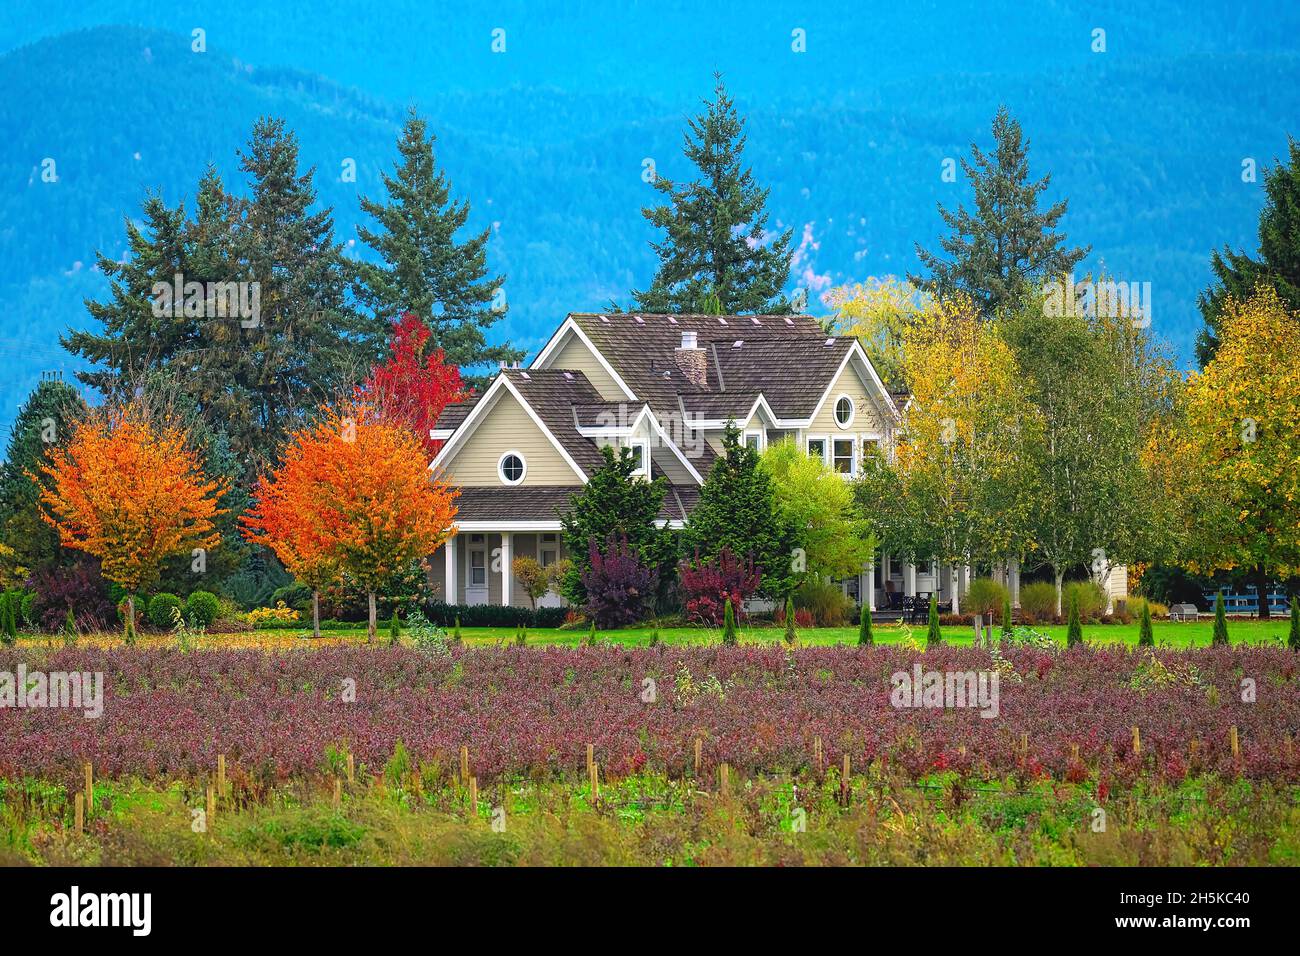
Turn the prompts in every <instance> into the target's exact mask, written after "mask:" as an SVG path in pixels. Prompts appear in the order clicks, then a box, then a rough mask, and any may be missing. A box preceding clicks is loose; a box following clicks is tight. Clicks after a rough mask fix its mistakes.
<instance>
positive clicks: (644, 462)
mask: <svg viewBox="0 0 1300 956" xmlns="http://www.w3.org/2000/svg"><path fill="white" fill-rule="evenodd" d="M627 447H628V448H639V449H641V467H640V468H638V469H637V470H636V471H634V472H632V474H633V475H639V476H640V477H642V478H647V479H648V478H649V477H650V473H651V468H652V464H651V461H650V440H649V439H648V438H637V439H636V440H635V441H630V442H628V443H627Z"/></svg>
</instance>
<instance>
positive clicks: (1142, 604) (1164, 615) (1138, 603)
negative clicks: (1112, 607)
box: [1128, 597, 1169, 621]
mask: <svg viewBox="0 0 1300 956" xmlns="http://www.w3.org/2000/svg"><path fill="white" fill-rule="evenodd" d="M1143 608H1146V609H1147V610H1148V611H1150V612H1151V617H1152V618H1153V619H1155V620H1157V621H1159V620H1165V619H1168V617H1169V608H1168V607H1167V606H1166V605H1164V604H1161V603H1160V602H1159V601H1152V600H1150V599H1149V598H1144V597H1131V598H1129V600H1128V609H1129V613H1130V614H1132V615H1133V616H1134V617H1137V618H1139V619H1140V618H1141V617H1142V609H1143Z"/></svg>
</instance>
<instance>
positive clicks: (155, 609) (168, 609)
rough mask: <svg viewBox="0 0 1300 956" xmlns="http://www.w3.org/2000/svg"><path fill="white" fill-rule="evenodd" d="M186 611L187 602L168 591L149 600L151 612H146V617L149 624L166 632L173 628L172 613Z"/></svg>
mask: <svg viewBox="0 0 1300 956" xmlns="http://www.w3.org/2000/svg"><path fill="white" fill-rule="evenodd" d="M173 610H180V611H181V612H182V613H183V612H184V610H185V602H184V601H182V600H181V599H180V598H178V597H177V596H176V595H175V594H168V593H167V592H166V591H163V592H161V593H160V594H155V595H154V596H153V597H152V598H150V599H149V610H148V611H147V612H145V617H147V618H148V619H149V623H150V624H152V625H153V626H154V627H156V628H158V629H159V630H166V629H168V628H170V627H171V626H172V611H173Z"/></svg>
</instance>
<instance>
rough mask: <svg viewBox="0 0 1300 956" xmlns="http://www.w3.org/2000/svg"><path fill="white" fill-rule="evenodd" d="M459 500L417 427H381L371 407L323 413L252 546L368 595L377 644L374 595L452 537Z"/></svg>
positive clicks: (252, 518)
mask: <svg viewBox="0 0 1300 956" xmlns="http://www.w3.org/2000/svg"><path fill="white" fill-rule="evenodd" d="M457 494H459V492H458V491H457V490H456V489H454V488H451V487H449V486H448V485H446V484H445V483H443V482H442V481H440V480H438V479H436V478H435V477H434V476H433V475H432V474H431V473H430V472H429V469H428V462H427V457H426V454H425V451H424V448H423V446H422V444H421V442H420V439H419V438H418V437H417V436H416V435H415V433H414V432H412V431H411V429H410V428H408V427H406V426H404V425H400V424H396V423H393V422H390V421H386V420H384V419H383V418H382V417H381V416H380V414H379V413H378V412H377V410H376V409H375V408H374V406H373V405H368V404H365V403H361V402H354V403H349V404H344V405H340V406H338V407H332V406H325V407H323V408H322V409H321V413H320V415H319V416H318V417H317V419H316V420H315V421H314V422H313V423H312V424H310V425H308V426H305V427H304V428H301V429H299V430H297V431H295V432H294V433H293V434H291V435H290V438H289V446H288V448H287V449H286V452H285V455H284V459H283V462H282V464H281V466H280V468H279V469H277V470H276V472H275V473H274V474H273V475H272V476H270V477H268V478H267V479H266V480H265V481H264V482H262V483H260V484H259V494H258V502H257V504H256V505H255V506H254V509H253V511H252V512H251V513H250V514H249V515H248V516H246V517H245V519H244V525H245V528H246V529H247V532H246V534H247V535H248V536H249V537H250V538H251V539H252V540H259V541H262V542H264V543H267V544H268V545H269V546H270V547H272V548H273V549H274V550H275V551H276V554H277V555H280V554H281V550H280V549H281V548H282V547H283V548H285V552H284V553H285V554H288V555H289V556H290V558H289V560H290V561H293V562H298V563H299V565H300V566H301V567H304V568H306V569H307V570H308V573H309V574H310V573H319V574H320V575H327V574H332V573H336V572H337V571H343V572H346V573H347V574H349V575H350V576H351V577H352V578H353V579H354V580H356V581H357V583H359V584H360V585H361V586H362V587H364V588H365V589H366V594H367V598H368V604H369V627H368V639H369V640H374V637H375V630H376V604H375V595H376V594H377V593H378V591H379V589H380V588H381V587H382V586H383V585H384V584H386V583H387V582H388V581H389V580H391V578H392V577H393V575H395V574H396V573H398V572H399V571H402V570H403V569H405V568H407V567H409V566H410V564H411V562H413V561H416V560H419V559H422V558H424V557H426V556H427V555H428V554H430V553H431V552H433V551H434V550H435V549H437V547H438V546H439V545H441V544H442V543H443V542H444V541H446V540H447V539H448V538H449V537H450V536H451V534H452V532H453V530H454V528H453V525H452V521H453V519H454V518H455V516H456V505H455V498H456V496H457ZM288 563H289V562H286V565H288ZM290 570H291V571H292V570H293V568H292V567H290ZM315 580H316V581H317V582H318V583H319V582H322V581H323V580H324V578H323V577H317V578H316V579H315ZM304 583H307V584H309V585H310V584H312V582H311V581H309V580H307V579H305V578H304ZM314 586H318V585H314Z"/></svg>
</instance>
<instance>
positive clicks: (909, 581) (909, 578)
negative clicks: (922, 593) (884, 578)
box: [903, 561, 916, 597]
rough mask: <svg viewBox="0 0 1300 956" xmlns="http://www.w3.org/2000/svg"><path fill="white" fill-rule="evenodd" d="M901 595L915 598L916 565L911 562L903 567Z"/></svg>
mask: <svg viewBox="0 0 1300 956" xmlns="http://www.w3.org/2000/svg"><path fill="white" fill-rule="evenodd" d="M903 593H904V594H906V595H907V596H908V597H916V565H915V564H914V563H913V562H911V561H908V562H907V563H906V564H905V565H903Z"/></svg>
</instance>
